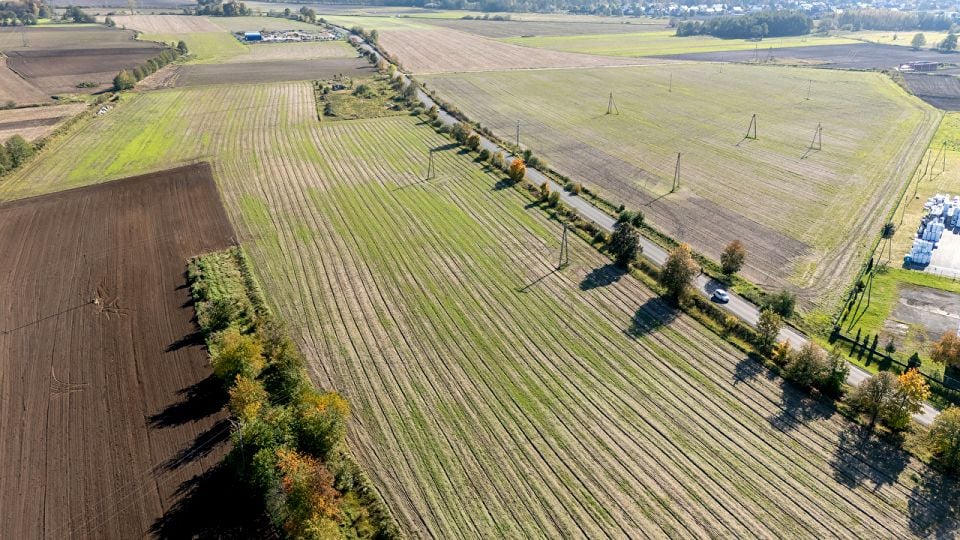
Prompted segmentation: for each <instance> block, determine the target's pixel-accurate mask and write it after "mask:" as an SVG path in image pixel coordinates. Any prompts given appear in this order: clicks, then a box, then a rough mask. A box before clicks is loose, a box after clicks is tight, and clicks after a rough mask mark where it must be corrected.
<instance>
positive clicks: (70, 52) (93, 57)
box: [6, 42, 162, 94]
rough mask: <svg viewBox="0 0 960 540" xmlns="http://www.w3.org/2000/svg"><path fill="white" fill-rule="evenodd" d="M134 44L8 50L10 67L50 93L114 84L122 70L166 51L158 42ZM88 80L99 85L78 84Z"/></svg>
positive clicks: (98, 87)
mask: <svg viewBox="0 0 960 540" xmlns="http://www.w3.org/2000/svg"><path fill="white" fill-rule="evenodd" d="M131 45H135V46H131V47H111V48H98V49H43V50H17V51H7V53H6V54H7V56H8V57H9V58H8V59H7V66H8V67H9V68H10V69H11V70H13V71H15V72H17V73H18V74H19V75H20V76H21V77H23V78H24V79H26V80H27V81H29V82H30V83H32V84H33V85H35V86H37V87H38V88H42V89H43V90H44V91H46V92H48V93H50V94H57V93H92V92H96V91H98V90H101V89H102V87H103V86H105V85H111V84H113V78H114V77H115V76H116V75H117V73H118V72H119V71H120V70H123V69H133V68H135V67H137V66H139V65H142V64H143V63H144V62H146V61H147V60H149V59H150V58H153V57H154V56H157V55H158V54H159V53H160V51H161V50H162V48H161V47H160V46H159V45H156V44H154V43H144V42H133V43H131ZM84 82H87V83H94V84H96V85H98V86H97V87H92V88H78V87H77V85H78V84H80V83H84Z"/></svg>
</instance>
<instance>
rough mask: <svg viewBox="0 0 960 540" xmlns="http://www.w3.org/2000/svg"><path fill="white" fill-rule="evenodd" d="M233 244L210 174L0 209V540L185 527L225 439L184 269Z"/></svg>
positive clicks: (178, 175) (199, 169) (194, 169)
mask: <svg viewBox="0 0 960 540" xmlns="http://www.w3.org/2000/svg"><path fill="white" fill-rule="evenodd" d="M233 235H234V233H233V229H232V227H231V225H230V222H229V220H228V219H227V216H226V213H225V211H224V209H223V206H222V204H221V201H220V197H219V195H218V193H217V190H216V186H215V184H214V181H213V178H212V176H211V171H210V167H209V165H207V164H198V165H193V166H188V167H183V168H179V169H173V170H168V171H163V172H159V173H154V174H149V175H145V176H140V177H136V178H131V179H128V180H121V181H116V182H109V183H105V184H100V185H97V186H93V187H88V188H81V189H76V190H70V191H65V192H60V193H56V194H53V195H47V196H42V197H36V198H29V199H22V200H19V201H14V202H11V203H5V204H2V205H0V246H2V249H3V252H4V253H7V254H10V256H8V257H3V258H2V261H0V275H2V276H3V278H2V279H0V295H2V297H3V298H4V299H5V302H4V304H5V306H6V308H5V309H4V310H3V317H2V318H0V396H2V398H0V466H2V467H3V468H2V472H0V515H2V516H4V517H3V522H4V524H3V530H4V535H9V537H11V538H67V537H91V538H135V537H140V536H143V535H144V534H146V533H147V531H148V530H150V529H151V527H154V528H155V529H159V530H174V529H176V528H174V529H170V528H169V527H171V526H172V525H171V524H173V525H175V524H177V523H178V522H177V520H176V518H177V516H182V515H184V514H183V513H184V512H186V511H187V510H188V508H187V506H188V504H187V503H188V499H191V498H192V497H194V496H195V495H196V494H197V489H199V487H200V486H201V484H203V482H202V480H203V479H204V478H205V473H206V472H207V471H209V470H210V469H211V468H212V467H214V466H215V465H216V464H217V463H218V461H219V460H220V459H221V457H222V456H223V454H224V453H225V451H226V450H227V447H228V443H227V435H228V433H229V423H228V422H227V414H226V411H225V409H224V408H223V405H224V402H225V397H224V396H223V394H222V390H221V389H220V386H219V383H217V382H216V381H215V380H214V379H213V377H212V373H211V370H210V367H209V364H208V360H207V355H206V352H205V351H204V349H203V347H202V342H203V340H202V338H201V337H200V336H199V335H198V334H197V333H196V332H197V329H196V326H195V324H194V323H193V321H192V318H193V308H192V307H191V304H190V295H189V293H188V291H187V288H186V286H185V276H184V272H185V270H186V261H187V258H188V257H190V256H193V255H197V254H199V253H203V252H207V251H211V250H217V249H223V248H225V247H226V246H228V245H229V244H230V243H231V239H232V237H233ZM211 511H212V507H211ZM179 523H180V524H181V525H182V524H183V522H182V521H181V522H179ZM176 530H179V531H180V532H184V531H183V530H182V529H176Z"/></svg>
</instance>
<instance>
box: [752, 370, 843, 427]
mask: <svg viewBox="0 0 960 540" xmlns="http://www.w3.org/2000/svg"><path fill="white" fill-rule="evenodd" d="M780 388H781V390H782V393H781V398H780V413H779V414H776V415H774V416H771V417H770V418H768V420H769V421H770V425H771V426H773V427H774V428H776V429H778V430H780V431H783V432H787V431H791V430H793V429H796V428H798V427H800V426H802V425H804V424H806V423H808V422H813V421H817V420H824V419H827V418H830V417H831V416H833V414H834V412H836V411H834V410H833V407H831V406H829V405H826V404H825V403H823V402H822V401H820V400H818V399H816V398H815V397H812V396H811V395H810V394H809V393H808V392H807V391H805V390H803V389H800V388H797V387H796V386H794V385H793V384H792V383H790V382H789V381H784V380H781V381H780Z"/></svg>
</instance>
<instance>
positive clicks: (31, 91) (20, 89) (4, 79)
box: [0, 57, 52, 106]
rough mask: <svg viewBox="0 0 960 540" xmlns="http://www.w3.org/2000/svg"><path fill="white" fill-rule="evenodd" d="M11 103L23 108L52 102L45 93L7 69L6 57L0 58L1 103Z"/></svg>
mask: <svg viewBox="0 0 960 540" xmlns="http://www.w3.org/2000/svg"><path fill="white" fill-rule="evenodd" d="M10 101H12V102H13V103H15V104H16V105H21V106H22V105H36V104H38V103H49V102H50V101H52V100H51V99H50V96H49V95H47V94H46V93H45V92H43V91H42V90H40V89H39V88H37V87H36V86H34V85H32V84H30V83H29V82H27V81H25V80H24V79H23V77H21V76H20V75H17V74H16V73H15V72H14V71H13V70H11V69H10V68H9V67H7V59H6V57H0V103H7V102H10Z"/></svg>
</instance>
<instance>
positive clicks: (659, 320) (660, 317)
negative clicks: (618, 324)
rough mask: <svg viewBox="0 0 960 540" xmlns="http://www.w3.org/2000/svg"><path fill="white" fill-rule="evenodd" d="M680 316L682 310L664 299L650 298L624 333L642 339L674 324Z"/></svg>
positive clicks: (634, 316)
mask: <svg viewBox="0 0 960 540" xmlns="http://www.w3.org/2000/svg"><path fill="white" fill-rule="evenodd" d="M679 315H680V310H678V309H677V308H675V307H674V306H671V305H670V304H669V303H667V302H666V301H665V300H663V299H662V298H657V297H654V298H650V299H648V300H647V301H646V302H644V303H643V305H641V306H640V308H639V309H637V311H636V312H635V313H634V314H633V317H632V318H631V319H630V327H629V328H627V329H626V330H625V331H624V333H625V334H627V335H628V336H629V337H632V338H641V337H643V336H645V335H647V334H652V333H654V332H656V331H657V330H658V329H660V328H661V327H663V326H666V325H668V324H670V323H672V322H673V321H674V320H675V319H676V318H677V317H678V316H679Z"/></svg>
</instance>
